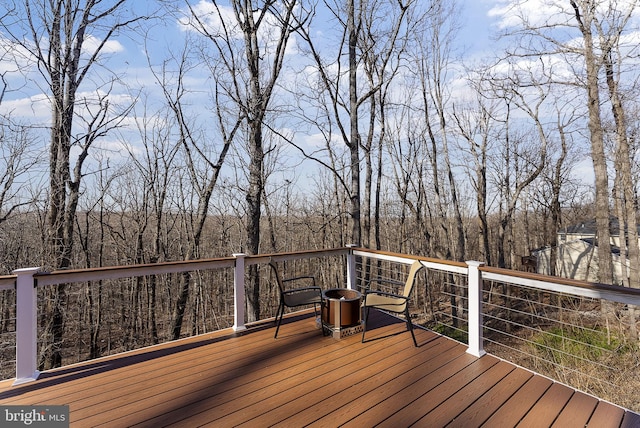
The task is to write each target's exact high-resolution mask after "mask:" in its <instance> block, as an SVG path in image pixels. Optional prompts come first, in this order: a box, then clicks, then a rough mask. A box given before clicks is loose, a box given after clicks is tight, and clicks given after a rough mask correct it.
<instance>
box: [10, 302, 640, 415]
mask: <svg viewBox="0 0 640 428" xmlns="http://www.w3.org/2000/svg"><path fill="white" fill-rule="evenodd" d="M371 315H372V316H371V323H372V325H373V324H374V323H375V326H374V327H375V328H374V329H373V330H371V334H370V333H369V332H368V333H367V339H374V340H368V341H367V343H365V344H362V343H360V338H361V336H360V334H357V335H354V336H350V337H346V338H343V339H340V340H336V339H333V338H331V337H323V336H322V334H321V332H320V330H319V329H317V328H316V326H315V320H314V319H313V316H312V315H311V314H308V313H304V314H297V315H294V316H289V317H288V318H286V319H285V321H284V322H283V325H282V326H281V328H280V333H279V335H278V339H274V338H273V333H274V328H273V323H272V322H267V323H262V324H258V325H254V326H252V327H251V328H249V329H248V330H247V331H245V332H241V333H234V332H233V331H231V330H222V331H218V332H214V333H210V334H206V335H201V336H197V337H193V338H189V339H185V340H180V341H177V342H172V343H167V344H163V345H158V346H154V347H150V348H145V349H142V350H137V351H132V352H129V353H125V354H119V355H115V356H112V357H106V358H102V359H100V360H94V361H90V362H86V363H80V364H77V365H73V366H68V367H63V368H61V369H58V370H53V371H49V372H46V373H43V374H42V375H41V377H40V379H39V380H37V381H36V382H32V383H29V384H23V385H20V386H15V387H13V386H11V381H4V382H0V405H34V404H38V405H40V404H42V405H61V404H66V405H69V408H70V419H71V426H100V425H104V426H109V427H124V426H140V427H158V426H169V425H175V426H203V425H205V426H207V425H208V426H224V427H226V426H238V425H245V426H250V427H257V426H274V425H277V426H283V427H293V426H295V427H298V426H306V425H313V426H319V427H333V426H353V427H362V426H373V425H381V426H393V427H401V426H402V427H404V426H409V425H412V424H416V425H417V426H429V427H439V426H451V427H473V426H483V425H484V426H489V427H509V426H516V425H518V426H537V427H541V426H552V425H556V426H561V427H584V426H594V427H632V426H633V427H637V426H640V417H639V416H638V415H636V414H635V413H632V412H628V411H625V410H624V409H621V408H619V407H617V406H614V405H612V404H609V403H606V402H603V401H600V400H598V399H597V398H594V397H592V396H589V395H587V394H583V393H581V392H576V391H574V390H573V389H571V388H568V387H566V386H564V385H561V384H558V383H554V382H552V381H551V380H549V379H546V378H544V377H542V376H538V375H535V374H533V373H531V372H529V371H527V370H524V369H522V368H518V367H516V366H514V365H512V364H510V363H507V362H504V361H502V360H499V359H498V358H495V357H493V356H491V355H485V356H484V357H482V358H475V357H473V356H471V355H469V354H467V353H466V352H465V351H466V347H465V346H464V345H461V344H459V343H457V342H455V341H452V340H450V339H447V338H445V337H442V336H439V335H437V334H435V333H433V332H430V331H427V330H424V329H416V336H417V338H418V342H419V343H420V345H421V346H420V347H419V348H415V347H414V346H413V343H412V341H411V336H410V335H409V333H408V332H407V333H405V332H404V331H405V325H404V323H403V322H401V321H398V320H397V319H395V318H392V317H390V316H387V315H385V314H382V313H379V312H372V314H371Z"/></svg>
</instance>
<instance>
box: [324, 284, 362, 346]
mask: <svg viewBox="0 0 640 428" xmlns="http://www.w3.org/2000/svg"><path fill="white" fill-rule="evenodd" d="M361 302H362V294H361V293H360V292H359V291H356V290H349V289H347V288H331V289H329V290H324V291H323V292H322V315H321V322H322V328H323V329H324V331H325V332H328V333H329V334H330V335H332V336H333V338H334V339H340V338H342V337H346V336H351V335H352V334H356V333H362V311H361V309H360V304H361Z"/></svg>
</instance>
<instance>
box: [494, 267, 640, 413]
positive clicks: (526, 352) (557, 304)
mask: <svg viewBox="0 0 640 428" xmlns="http://www.w3.org/2000/svg"><path fill="white" fill-rule="evenodd" d="M484 269H486V271H484V272H483V290H482V302H483V303H482V306H483V311H482V316H483V326H484V343H485V348H486V350H487V351H488V352H490V353H491V354H493V355H496V356H499V357H501V358H504V359H506V360H508V361H511V362H513V363H516V364H518V365H520V366H522V367H525V368H528V369H530V370H532V371H534V372H537V373H540V374H542V375H545V376H548V377H550V378H552V379H555V380H557V381H560V382H562V383H565V384H567V385H569V386H571V387H574V388H576V389H579V390H581V391H585V392H588V393H591V394H593V395H595V396H598V397H600V398H603V399H606V400H609V401H611V402H614V403H616V404H619V405H621V406H623V407H627V408H630V409H636V410H637V409H640V401H639V400H638V398H637V393H636V391H637V388H638V386H640V375H639V373H638V370H637V368H638V359H639V357H640V353H639V352H638V351H639V350H638V340H637V338H633V336H632V334H631V330H632V325H635V324H636V323H637V318H636V315H635V314H634V306H633V305H630V304H628V303H630V302H639V301H640V290H633V289H623V288H621V287H612V286H606V285H601V284H588V283H583V282H579V281H572V280H566V279H559V278H558V279H555V278H554V281H552V278H550V277H544V276H542V275H535V274H529V275H527V274H522V273H517V274H511V275H509V272H508V271H506V270H500V269H495V268H484ZM603 296H606V297H607V299H606V300H605V299H603V298H602V297H603ZM639 315H640V314H639Z"/></svg>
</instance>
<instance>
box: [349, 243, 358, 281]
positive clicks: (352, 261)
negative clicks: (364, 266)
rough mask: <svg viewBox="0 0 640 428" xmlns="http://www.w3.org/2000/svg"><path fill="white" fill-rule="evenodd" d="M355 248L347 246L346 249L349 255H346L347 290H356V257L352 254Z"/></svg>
mask: <svg viewBox="0 0 640 428" xmlns="http://www.w3.org/2000/svg"><path fill="white" fill-rule="evenodd" d="M355 247H356V246H355V245H354V244H348V245H347V248H349V253H348V254H347V288H348V289H349V290H355V289H356V279H357V272H356V256H355V254H353V248H355Z"/></svg>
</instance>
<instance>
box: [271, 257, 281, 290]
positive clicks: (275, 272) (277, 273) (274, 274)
mask: <svg viewBox="0 0 640 428" xmlns="http://www.w3.org/2000/svg"><path fill="white" fill-rule="evenodd" d="M269 266H271V271H272V272H273V276H274V277H275V278H276V282H277V283H278V288H279V289H280V294H282V293H284V284H283V283H282V278H280V272H278V268H277V267H276V264H275V263H274V262H269Z"/></svg>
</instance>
